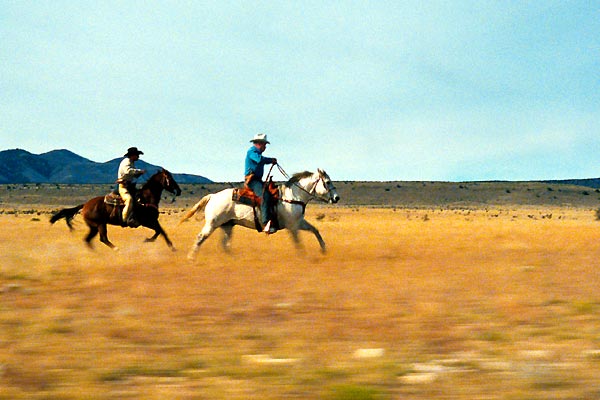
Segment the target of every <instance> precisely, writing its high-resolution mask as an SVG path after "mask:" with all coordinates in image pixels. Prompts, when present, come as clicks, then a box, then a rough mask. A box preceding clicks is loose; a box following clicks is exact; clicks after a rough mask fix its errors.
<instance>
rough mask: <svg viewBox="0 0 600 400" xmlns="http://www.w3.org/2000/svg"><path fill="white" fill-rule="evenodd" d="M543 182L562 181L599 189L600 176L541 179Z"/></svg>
mask: <svg viewBox="0 0 600 400" xmlns="http://www.w3.org/2000/svg"><path fill="white" fill-rule="evenodd" d="M542 182H544V183H562V184H567V185H575V186H586V187H590V188H594V189H600V178H586V179H562V180H554V181H552V180H551V181H542Z"/></svg>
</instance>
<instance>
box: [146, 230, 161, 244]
mask: <svg viewBox="0 0 600 400" xmlns="http://www.w3.org/2000/svg"><path fill="white" fill-rule="evenodd" d="M159 236H160V232H158V231H154V235H152V237H149V238H147V239H146V240H145V242H154V241H155V240H156V238H157V237H159Z"/></svg>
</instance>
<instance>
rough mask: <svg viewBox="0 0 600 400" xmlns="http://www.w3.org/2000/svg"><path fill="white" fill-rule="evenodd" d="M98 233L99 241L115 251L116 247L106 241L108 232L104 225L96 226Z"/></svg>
mask: <svg viewBox="0 0 600 400" xmlns="http://www.w3.org/2000/svg"><path fill="white" fill-rule="evenodd" d="M98 233H100V241H101V242H102V243H104V244H105V245H107V246H108V247H110V248H111V249H113V250H117V247H115V245H114V244H112V243H111V242H110V240H108V230H107V229H106V225H98Z"/></svg>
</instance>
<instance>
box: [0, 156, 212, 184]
mask: <svg viewBox="0 0 600 400" xmlns="http://www.w3.org/2000/svg"><path fill="white" fill-rule="evenodd" d="M121 159H122V158H115V159H112V160H109V161H106V162H103V163H100V162H95V161H92V160H89V159H87V158H85V157H82V156H80V155H78V154H76V153H73V152H72V151H70V150H67V149H56V150H51V151H48V152H46V153H42V154H33V153H31V152H29V151H27V150H23V149H10V150H3V151H0V165H2V166H3V168H2V170H0V184H3V183H70V184H71V183H72V184H96V183H113V182H114V181H115V180H116V174H117V169H118V167H119V163H120V162H121ZM136 167H138V168H140V169H145V170H146V171H148V173H153V172H154V171H155V170H158V169H160V168H162V167H160V166H157V165H153V164H150V163H148V162H146V161H143V160H139V161H137V162H136ZM173 177H174V178H175V180H176V181H177V182H178V183H180V184H182V183H212V181H211V180H210V179H208V178H206V177H204V176H201V175H193V174H187V173H181V174H179V173H173Z"/></svg>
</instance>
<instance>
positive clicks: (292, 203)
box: [181, 169, 340, 260]
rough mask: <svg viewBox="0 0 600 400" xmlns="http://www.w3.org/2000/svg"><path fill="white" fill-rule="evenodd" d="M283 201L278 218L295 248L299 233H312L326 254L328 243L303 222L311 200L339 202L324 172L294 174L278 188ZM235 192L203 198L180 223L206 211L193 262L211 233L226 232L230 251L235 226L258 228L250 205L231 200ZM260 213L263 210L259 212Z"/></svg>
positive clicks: (191, 252)
mask: <svg viewBox="0 0 600 400" xmlns="http://www.w3.org/2000/svg"><path fill="white" fill-rule="evenodd" d="M279 191H280V194H281V196H280V197H281V199H280V200H279V201H278V203H277V217H278V219H279V228H280V229H283V228H287V229H289V231H290V232H291V235H292V239H293V240H294V243H295V244H296V246H299V244H300V240H299V238H298V231H299V230H304V231H310V232H312V233H313V234H314V235H315V236H316V238H317V240H318V241H319V244H320V245H321V251H322V252H323V253H324V252H325V250H326V248H325V242H324V241H323V238H322V237H321V234H320V233H319V231H318V230H317V228H315V227H314V226H313V225H311V224H310V223H308V222H307V221H306V220H305V219H304V210H305V208H306V205H307V204H308V202H309V201H311V200H313V199H320V200H323V201H327V202H329V203H337V202H338V201H339V200H340V196H339V195H338V193H337V191H336V189H335V186H334V185H333V183H332V182H331V179H330V178H329V175H327V173H326V172H325V171H323V170H321V169H319V170H318V172H316V173H313V172H308V171H305V172H300V173H297V174H294V175H293V176H292V177H291V178H290V179H289V180H288V181H287V182H286V183H284V184H282V185H281V187H280V188H279ZM232 195H233V189H224V190H221V191H220V192H218V193H212V194H208V195H206V196H204V197H203V198H202V199H201V200H200V201H199V202H198V203H196V204H195V205H194V207H192V208H191V209H190V210H189V211H188V212H187V214H186V215H185V216H184V217H183V218H182V220H181V222H183V221H185V220H187V219H189V218H191V217H192V216H193V215H194V214H196V213H197V212H198V211H201V210H204V216H205V223H204V227H203V228H202V230H201V231H200V233H198V236H197V238H196V242H195V243H194V245H193V246H192V249H191V250H190V252H189V254H188V258H189V259H190V260H193V259H195V257H196V253H197V252H198V249H199V248H200V245H201V244H202V242H204V241H205V240H206V239H207V238H208V237H209V236H210V234H211V233H213V232H214V231H215V229H217V228H221V229H223V231H224V233H225V235H224V237H223V242H222V244H223V247H224V248H225V249H226V250H227V249H229V246H230V241H231V233H232V230H233V227H234V226H235V225H241V226H245V227H246V228H251V229H255V228H256V226H255V223H254V210H253V208H252V207H251V206H248V205H246V204H241V203H237V202H235V201H233V200H232ZM257 212H260V210H257Z"/></svg>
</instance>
